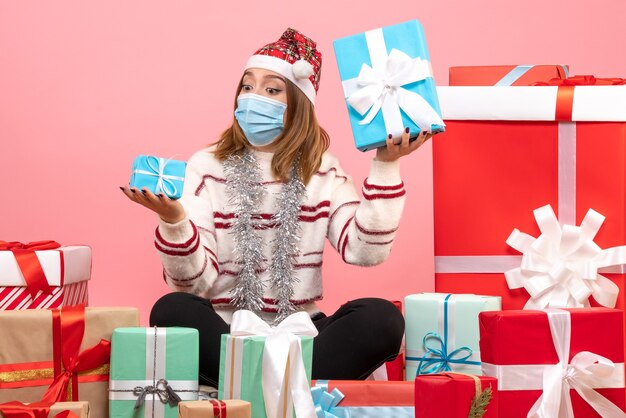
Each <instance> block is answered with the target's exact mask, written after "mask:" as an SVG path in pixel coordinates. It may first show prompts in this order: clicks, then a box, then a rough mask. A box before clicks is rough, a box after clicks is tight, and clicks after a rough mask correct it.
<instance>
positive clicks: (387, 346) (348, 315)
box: [150, 292, 404, 387]
mask: <svg viewBox="0 0 626 418" xmlns="http://www.w3.org/2000/svg"><path fill="white" fill-rule="evenodd" d="M312 319H313V323H314V324H315V327H316V328H317V330H318V331H319V334H318V336H317V337H315V339H314V340H313V370H312V378H313V379H340V380H360V379H365V378H366V377H367V376H369V375H370V374H371V373H372V372H373V371H374V370H376V368H378V367H379V366H380V365H381V364H383V363H384V362H385V361H388V360H391V359H393V358H395V357H396V355H397V354H398V352H399V350H400V344H401V342H402V335H403V334H404V318H403V317H402V314H401V313H400V311H399V310H398V308H396V307H395V306H394V305H393V304H392V303H391V302H388V301H386V300H384V299H376V298H365V299H357V300H353V301H351V302H348V303H346V304H345V305H342V306H341V307H340V308H339V309H338V310H337V312H335V313H334V314H333V315H331V316H326V315H324V314H323V313H319V314H317V315H315V316H314V317H313V318H312ZM150 326H158V327H174V326H178V327H189V328H195V329H197V330H198V331H199V333H200V383H201V384H206V385H210V386H214V387H217V382H218V377H219V363H220V344H221V341H220V340H221V335H222V334H227V333H229V331H230V326H229V324H227V323H226V322H225V321H224V320H223V319H222V317H220V316H219V315H218V314H217V313H216V312H215V310H214V309H213V306H212V305H211V302H209V301H208V300H206V299H203V298H201V297H198V296H195V295H192V294H189V293H182V292H176V293H169V294H167V295H165V296H163V297H162V298H161V299H159V300H158V301H157V303H155V304H154V307H153V308H152V312H151V313H150Z"/></svg>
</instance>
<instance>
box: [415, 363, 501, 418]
mask: <svg viewBox="0 0 626 418" xmlns="http://www.w3.org/2000/svg"><path fill="white" fill-rule="evenodd" d="M477 382H478V383H477ZM477 386H478V387H477ZM487 388H491V400H490V401H489V404H488V405H487V408H486V409H485V414H484V415H482V418H497V417H498V380H497V379H496V378H494V377H489V376H472V375H467V374H461V373H442V374H430V375H420V376H417V377H416V378H415V416H416V417H440V418H467V417H468V415H469V412H470V408H471V406H472V403H473V401H474V399H475V397H476V396H477V394H479V393H480V392H481V391H485V390H486V389H487ZM483 396H484V395H483Z"/></svg>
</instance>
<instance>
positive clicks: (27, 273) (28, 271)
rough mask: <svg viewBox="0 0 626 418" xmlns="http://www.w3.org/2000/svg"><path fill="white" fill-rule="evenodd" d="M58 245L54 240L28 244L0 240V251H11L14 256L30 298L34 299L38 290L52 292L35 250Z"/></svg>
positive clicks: (48, 248)
mask: <svg viewBox="0 0 626 418" xmlns="http://www.w3.org/2000/svg"><path fill="white" fill-rule="evenodd" d="M60 247H61V244H59V243H58V242H56V241H33V242H29V243H28V244H23V243H21V242H18V241H12V242H6V241H0V251H11V252H12V253H13V255H14V256H15V261H16V262H17V265H18V266H19V268H20V271H21V272H22V276H23V277H24V281H25V282H26V288H27V289H28V292H29V293H30V296H31V298H32V299H35V296H36V295H37V293H38V292H39V291H41V292H43V293H44V294H50V293H52V287H51V286H50V285H49V284H48V279H47V278H46V274H45V273H44V271H43V268H42V267H41V263H40V262H39V258H37V254H35V251H41V250H54V249H57V248H60Z"/></svg>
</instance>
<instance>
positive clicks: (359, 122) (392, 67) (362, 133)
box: [334, 20, 445, 151]
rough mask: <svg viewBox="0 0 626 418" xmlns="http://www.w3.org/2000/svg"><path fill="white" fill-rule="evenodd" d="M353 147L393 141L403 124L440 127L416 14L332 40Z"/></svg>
mask: <svg viewBox="0 0 626 418" xmlns="http://www.w3.org/2000/svg"><path fill="white" fill-rule="evenodd" d="M334 47H335V55H336V57H337V65H338V66H339V75H340V77H341V82H342V85H343V90H344V97H345V98H346V103H347V105H348V114H349V116H350V124H351V125H352V133H353V135H354V141H355V144H356V147H357V148H358V149H359V150H361V151H367V150H370V149H374V148H377V147H380V146H383V145H385V142H386V140H387V135H388V134H391V135H392V136H393V138H394V141H395V142H396V143H398V142H399V141H400V137H401V136H402V132H403V131H404V129H405V128H406V127H408V128H409V129H410V132H411V137H412V138H415V137H417V135H419V133H420V132H421V131H427V132H430V133H438V132H443V131H444V129H445V125H444V123H443V120H442V119H441V110H440V109H439V101H438V99H437V90H436V88H435V81H434V80H433V76H432V68H431V65H430V56H429V55H428V48H427V46H426V40H425V37H424V29H423V28H422V25H421V24H420V23H419V22H418V21H417V20H411V21H408V22H405V23H400V24H398V25H393V26H387V27H384V28H379V29H374V30H370V31H367V32H362V33H359V34H357V35H352V36H348V37H345V38H341V39H337V40H336V41H334Z"/></svg>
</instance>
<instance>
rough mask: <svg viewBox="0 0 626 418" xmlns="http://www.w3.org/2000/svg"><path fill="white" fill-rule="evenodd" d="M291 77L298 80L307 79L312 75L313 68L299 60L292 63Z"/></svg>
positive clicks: (308, 63)
mask: <svg viewBox="0 0 626 418" xmlns="http://www.w3.org/2000/svg"><path fill="white" fill-rule="evenodd" d="M292 70H293V75H294V77H296V78H297V79H298V80H302V79H303V78H309V77H311V76H312V75H313V66H312V65H311V63H310V62H308V61H307V60H303V59H299V60H298V61H296V62H294V63H293V67H292Z"/></svg>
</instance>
